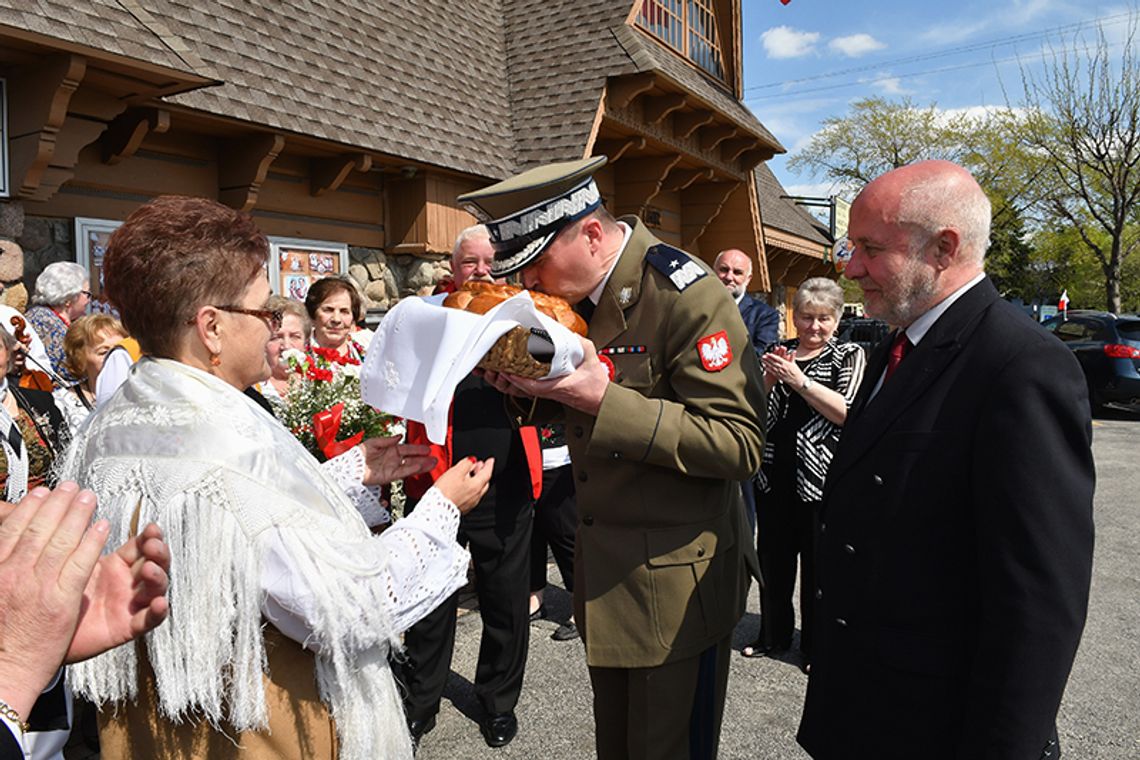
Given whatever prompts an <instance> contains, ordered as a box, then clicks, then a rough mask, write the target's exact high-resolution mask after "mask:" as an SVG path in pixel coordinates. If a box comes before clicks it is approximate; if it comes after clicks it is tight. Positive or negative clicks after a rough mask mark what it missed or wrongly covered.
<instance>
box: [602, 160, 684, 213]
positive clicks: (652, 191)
mask: <svg viewBox="0 0 1140 760" xmlns="http://www.w3.org/2000/svg"><path fill="white" fill-rule="evenodd" d="M680 160H681V154H679V153H676V154H674V155H671V156H653V157H650V158H630V159H626V160H625V161H623V162H622V165H621V171H620V172H617V173H616V177H617V198H616V205H617V207H618V213H619V214H636V215H637V216H641V214H642V212H643V211H644V210H645V207H646V206H648V205H649V203H650V201H652V200H653V199H654V197H656V196H657V194H658V193H660V192H661V186H662V184H663V183H664V182H665V178H666V177H667V176H669V171H670V170H671V169H672V168H673V167H674V166H676V164H677V162H678V161H680Z"/></svg>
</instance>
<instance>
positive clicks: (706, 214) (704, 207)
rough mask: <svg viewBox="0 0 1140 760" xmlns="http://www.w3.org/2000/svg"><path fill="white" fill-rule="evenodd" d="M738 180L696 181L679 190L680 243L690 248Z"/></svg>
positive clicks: (733, 189) (739, 184)
mask: <svg viewBox="0 0 1140 760" xmlns="http://www.w3.org/2000/svg"><path fill="white" fill-rule="evenodd" d="M741 184H742V183H740V182H698V183H695V184H692V185H690V186H689V187H688V188H686V189H685V190H683V191H681V208H682V209H684V213H683V214H682V217H681V244H682V247H684V248H686V249H689V250H692V249H694V248H696V244H697V241H698V240H699V239H700V237H701V235H703V234H704V232H705V230H706V229H708V226H709V224H711V223H712V220H713V219H716V217H717V214H719V213H720V210H721V209H722V208H723V207H724V204H725V201H727V200H728V197H729V196H730V195H732V194H733V193H734V192H735V191H736V190H737V188H739V187H740V186H741Z"/></svg>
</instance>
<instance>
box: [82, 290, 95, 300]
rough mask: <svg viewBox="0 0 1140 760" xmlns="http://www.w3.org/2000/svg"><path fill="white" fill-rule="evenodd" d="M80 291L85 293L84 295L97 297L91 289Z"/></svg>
mask: <svg viewBox="0 0 1140 760" xmlns="http://www.w3.org/2000/svg"><path fill="white" fill-rule="evenodd" d="M79 292H80V293H81V294H83V295H85V296H87V297H88V298H94V297H95V294H94V293H92V292H91V291H90V290H81V291H79Z"/></svg>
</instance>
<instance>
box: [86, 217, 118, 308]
mask: <svg viewBox="0 0 1140 760" xmlns="http://www.w3.org/2000/svg"><path fill="white" fill-rule="evenodd" d="M120 225H122V222H116V221H115V220H113V219H91V218H88V217H82V216H81V217H77V218H76V220H75V260H76V261H77V262H79V264H81V265H82V266H84V267H86V268H87V271H88V272H90V273H91V294H92V296H94V299H95V300H96V301H99V302H103V301H104V300H105V299H104V298H103V297H102V293H103V254H105V253H106V252H107V243H108V241H110V239H111V233H112V232H114V231H115V230H117V229H118V228H119V227H120Z"/></svg>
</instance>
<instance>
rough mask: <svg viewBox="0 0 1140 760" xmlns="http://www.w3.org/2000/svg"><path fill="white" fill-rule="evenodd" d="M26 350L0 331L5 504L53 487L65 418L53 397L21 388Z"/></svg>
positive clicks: (0, 478) (0, 464) (0, 471)
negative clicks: (57, 453)
mask: <svg viewBox="0 0 1140 760" xmlns="http://www.w3.org/2000/svg"><path fill="white" fill-rule="evenodd" d="M23 358H24V352H23V347H21V346H19V344H18V343H17V342H16V339H15V338H14V337H12V334H11V333H10V332H8V331H7V330H0V367H3V368H4V377H3V378H2V379H0V453H2V454H3V456H2V457H0V488H3V498H4V500H5V501H9V502H12V503H15V502H17V501H19V500H20V499H22V498H24V495H25V494H27V493H28V491H30V490H31V489H32V488H35V487H36V486H39V485H45V484H46V485H51V484H52V483H51V482H50V481H53V480H54V478H52V477H51V475H52V463H53V462H54V461H55V456H56V452H58V451H59V435H60V431H62V430H63V428H64V423H63V416H62V415H61V414H60V412H59V409H57V408H56V405H55V402H54V401H53V400H52V397H51V394H50V393H47V392H46V391H39V390H34V389H32V388H21V387H20V386H19V385H18V381H19V377H20V374H21V373H22V372H23Z"/></svg>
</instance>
